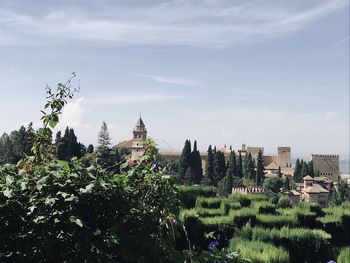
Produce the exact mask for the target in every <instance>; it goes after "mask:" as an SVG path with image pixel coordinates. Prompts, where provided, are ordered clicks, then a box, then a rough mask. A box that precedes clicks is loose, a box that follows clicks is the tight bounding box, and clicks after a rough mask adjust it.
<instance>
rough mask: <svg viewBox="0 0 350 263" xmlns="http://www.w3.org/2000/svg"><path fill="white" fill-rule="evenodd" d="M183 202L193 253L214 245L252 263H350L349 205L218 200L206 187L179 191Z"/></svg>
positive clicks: (253, 197)
mask: <svg viewBox="0 0 350 263" xmlns="http://www.w3.org/2000/svg"><path fill="white" fill-rule="evenodd" d="M180 197H181V200H182V202H183V204H184V207H183V208H182V209H181V211H180V214H179V219H180V220H181V222H183V224H184V226H185V229H186V231H187V235H188V239H189V240H190V241H191V245H192V248H193V250H194V251H207V250H212V247H210V244H213V242H215V249H218V250H219V249H224V250H226V251H227V253H229V252H232V251H238V252H239V253H240V254H241V256H242V257H243V258H249V259H250V260H252V261H253V262H328V261H330V260H336V259H337V258H338V257H339V262H348V261H344V259H345V258H346V255H347V253H348V251H349V246H350V202H345V203H343V204H342V205H340V206H336V207H329V208H325V209H322V208H321V207H319V206H318V205H317V204H314V203H301V204H300V205H298V206H296V207H291V206H289V205H288V203H287V204H286V203H285V202H278V203H277V204H274V203H273V202H271V200H270V198H269V197H268V196H266V195H240V194H232V195H229V196H228V197H215V189H213V188H211V187H201V186H197V187H196V186H182V187H180ZM194 199H195V201H194ZM275 203H276V202H275ZM342 260H343V261H342ZM347 260H349V257H348V258H347Z"/></svg>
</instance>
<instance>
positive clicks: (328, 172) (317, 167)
mask: <svg viewBox="0 0 350 263" xmlns="http://www.w3.org/2000/svg"><path fill="white" fill-rule="evenodd" d="M310 159H311V161H312V162H313V166H314V173H315V174H316V175H318V176H323V177H327V178H328V179H330V180H332V181H333V182H336V181H337V179H338V176H339V155H337V154H311V158H310Z"/></svg>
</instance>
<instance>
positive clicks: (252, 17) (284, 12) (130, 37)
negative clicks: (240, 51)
mask: <svg viewBox="0 0 350 263" xmlns="http://www.w3.org/2000/svg"><path fill="white" fill-rule="evenodd" d="M88 3H90V2H88ZM104 4H105V3H104ZM347 5H348V1H347V0H325V1H322V2H321V1H319V2H317V5H314V6H312V7H309V8H308V9H306V8H300V7H299V9H296V8H294V9H293V8H287V7H286V5H284V6H283V5H281V4H279V3H278V2H277V3H276V2H275V3H271V2H269V1H253V2H244V3H243V4H237V2H234V1H224V0H221V1H220V0H218V1H206V2H203V1H175V0H174V1H169V2H167V3H153V4H152V3H149V2H146V3H140V4H138V5H133V4H131V3H129V5H128V4H123V3H119V5H117V6H113V5H110V6H108V8H106V7H104V6H103V5H101V6H97V7H96V8H94V9H93V10H90V9H82V8H79V7H78V6H73V7H71V8H66V9H65V10H64V9H62V10H60V11H52V12H47V11H46V12H47V13H46V14H45V15H44V16H34V15H30V14H23V13H20V12H18V11H16V10H14V11H13V10H9V9H4V8H2V9H1V8H0V17H1V18H0V36H1V38H0V41H1V42H2V43H5V44H9V43H20V44H22V43H36V44H39V43H42V40H43V39H44V38H45V40H46V41H49V40H50V39H49V38H52V39H57V38H59V39H61V40H62V41H64V40H72V39H76V40H83V41H95V42H98V43H106V42H107V43H117V44H120V43H121V44H153V45H190V46H202V47H231V46H235V45H237V44H240V43H247V42H248V43H251V42H257V41H263V40H266V39H269V38H271V37H278V36H281V35H283V34H286V33H289V32H292V31H296V30H300V29H303V28H304V27H305V26H307V25H308V24H309V23H310V22H312V21H314V20H316V19H319V18H320V17H323V16H325V15H327V14H330V13H333V12H335V11H337V10H339V9H341V8H343V7H346V6H347ZM55 10H57V8H56V9H55ZM266 10H268V12H267V11H266ZM48 37H49V38H48ZM21 41H22V42H21Z"/></svg>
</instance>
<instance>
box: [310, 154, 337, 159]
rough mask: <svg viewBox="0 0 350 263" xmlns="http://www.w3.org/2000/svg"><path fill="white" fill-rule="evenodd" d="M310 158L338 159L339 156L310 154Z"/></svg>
mask: <svg viewBox="0 0 350 263" xmlns="http://www.w3.org/2000/svg"><path fill="white" fill-rule="evenodd" d="M311 157H312V158H339V154H311Z"/></svg>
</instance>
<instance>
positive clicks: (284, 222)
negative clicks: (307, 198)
mask: <svg viewBox="0 0 350 263" xmlns="http://www.w3.org/2000/svg"><path fill="white" fill-rule="evenodd" d="M256 224H257V225H260V226H262V227H268V228H274V227H276V228H282V227H284V226H297V225H298V220H297V218H296V216H295V215H257V216H256Z"/></svg>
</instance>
